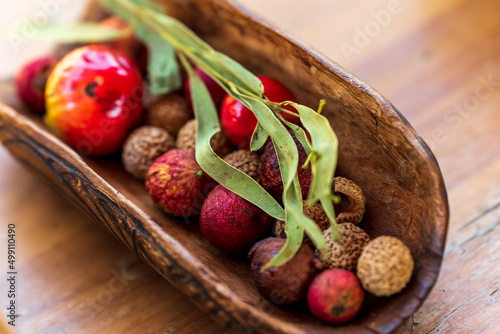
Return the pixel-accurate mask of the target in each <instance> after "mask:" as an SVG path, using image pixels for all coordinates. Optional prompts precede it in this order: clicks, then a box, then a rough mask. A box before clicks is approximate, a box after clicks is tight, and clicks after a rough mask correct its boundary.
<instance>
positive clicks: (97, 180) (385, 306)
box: [0, 0, 448, 333]
mask: <svg viewBox="0 0 500 334" xmlns="http://www.w3.org/2000/svg"><path fill="white" fill-rule="evenodd" d="M162 2H163V3H164V5H165V6H166V7H167V9H168V13H170V14H171V15H174V16H176V17H178V18H179V19H181V20H182V21H183V22H185V23H186V24H187V25H188V26H190V27H191V28H192V29H193V30H194V31H195V32H196V33H197V34H199V35H200V36H201V37H202V38H203V39H205V40H206V41H207V42H209V43H210V44H211V45H213V46H214V47H215V48H216V49H218V50H220V51H222V52H224V53H226V54H228V55H229V56H231V57H233V58H234V59H236V60H237V61H239V62H240V63H242V64H243V65H244V66H246V67H247V68H248V69H250V70H251V71H253V72H254V73H256V74H265V75H268V76H271V77H274V78H276V79H278V80H280V81H282V82H284V83H285V84H286V86H287V87H289V88H290V89H291V90H292V91H293V93H294V94H295V96H296V97H297V99H298V101H300V102H301V103H303V104H306V105H309V106H311V107H316V106H317V104H318V101H319V100H320V99H322V98H324V99H326V106H325V109H324V112H323V113H324V115H325V116H326V117H328V118H329V119H330V121H331V124H332V127H333V129H334V130H335V132H336V133H337V135H338V137H339V140H340V156H339V166H338V174H339V175H343V176H345V177H347V178H349V179H352V180H354V181H355V182H356V183H357V184H358V185H359V186H360V187H361V188H362V189H363V191H364V193H365V195H366V203H367V206H366V215H365V217H364V220H363V222H362V225H361V226H362V227H363V228H364V229H365V230H366V231H367V232H368V234H369V235H370V236H371V237H372V238H373V237H376V236H378V235H382V234H384V235H393V236H396V237H398V238H400V239H401V240H402V241H403V242H404V243H405V244H406V245H408V246H409V248H410V250H411V252H412V255H413V257H414V259H415V271H414V274H413V277H412V279H411V281H410V283H409V285H408V286H407V287H406V289H405V290H403V291H402V292H401V293H399V294H397V295H395V296H392V297H390V298H375V297H372V296H368V298H367V300H366V302H365V305H364V306H363V309H362V310H361V312H360V314H359V315H358V316H357V317H356V318H354V320H352V321H351V322H349V323H348V324H345V325H329V324H326V323H323V322H321V321H319V320H317V319H316V318H314V317H313V316H312V315H311V314H310V313H309V311H308V310H307V305H306V304H305V303H299V304H298V305H293V306H287V307H279V306H274V305H272V304H270V303H269V302H268V301H266V300H265V299H264V298H263V297H262V296H261V295H260V294H259V292H258V291H257V289H256V288H255V286H254V282H253V280H252V278H251V275H250V265H249V263H248V261H247V260H245V259H243V258H235V257H231V256H228V255H225V254H223V253H221V252H220V251H218V250H217V249H216V248H215V247H213V246H211V245H210V244H209V243H208V242H207V241H206V240H205V239H204V238H203V237H202V235H201V233H200V231H199V228H198V226H197V221H196V219H194V220H190V221H185V220H183V219H176V218H173V217H170V216H167V215H166V214H164V213H163V212H161V211H160V210H159V209H157V208H156V207H155V206H154V204H153V203H152V201H151V199H150V198H149V196H148V194H147V193H146V191H145V189H144V185H143V184H142V183H141V182H138V181H136V180H134V179H133V178H131V177H130V176H129V175H128V174H126V173H125V171H124V170H123V168H122V166H121V165H120V162H119V159H118V158H117V157H115V158H109V159H90V158H82V157H80V156H79V155H78V154H77V153H75V152H74V151H73V150H72V149H70V148H69V147H68V146H67V145H66V144H64V143H63V142H61V141H60V140H59V139H57V138H56V137H55V136H53V135H52V134H50V133H49V132H48V131H47V130H46V128H45V126H44V125H43V124H42V122H41V119H40V118H38V117H37V116H26V115H27V114H25V113H24V112H22V111H16V110H14V109H12V108H10V107H7V106H6V105H3V104H0V139H1V141H2V142H3V144H4V145H5V146H6V147H7V148H8V150H9V151H10V152H11V153H12V154H13V155H14V156H15V157H16V158H18V159H19V160H20V161H22V162H24V163H25V164H26V165H28V166H30V167H31V168H32V169H33V170H34V171H35V172H36V173H37V174H38V175H40V176H41V177H42V178H44V179H45V180H46V181H47V182H48V183H49V184H51V185H52V186H54V187H55V188H56V189H57V191H58V192H60V193H62V194H63V195H64V196H66V197H67V198H68V199H69V200H70V201H71V202H73V203H74V204H75V205H77V206H78V207H80V208H81V209H82V210H83V211H84V212H86V213H87V214H88V215H89V216H91V217H92V218H94V220H96V221H97V222H98V223H99V224H100V225H101V226H102V227H104V228H105V229H106V230H107V231H108V232H110V233H111V234H113V235H114V236H115V237H116V238H117V239H119V240H120V241H121V242H122V243H123V244H125V245H126V246H128V247H129V248H130V250H132V251H133V252H134V253H136V254H137V255H138V256H139V257H140V258H142V259H143V260H144V261H145V262H147V263H148V264H149V265H150V266H151V267H153V268H154V269H155V270H156V271H157V272H158V273H160V274H161V275H162V276H163V277H165V278H166V279H167V280H168V281H170V282H171V283H172V284H174V285H175V286H176V287H177V288H179V289H180V290H182V291H183V292H184V293H186V294H187V295H188V296H189V297H190V298H191V299H192V300H193V301H194V302H195V303H196V304H198V306H199V307H201V308H202V309H203V310H205V311H206V312H207V313H208V314H209V315H210V316H212V317H213V318H215V319H216V320H217V321H218V322H219V323H220V324H222V325H223V326H224V327H225V328H226V329H227V330H229V331H231V332H233V331H234V332H243V333H252V332H253V333H390V332H391V331H393V330H394V329H395V328H397V327H398V326H399V325H401V324H402V323H403V321H404V320H405V319H406V318H408V317H409V316H411V315H412V314H413V313H414V312H415V311H416V310H417V308H418V307H419V305H420V304H421V303H422V302H423V300H424V299H425V298H426V296H427V295H428V293H429V291H430V290H431V288H432V286H433V285H434V283H435V281H436V279H437V276H438V272H439V268H440V265H441V260H442V256H443V248H444V243H445V237H446V231H447V224H448V204H447V197H446V189H445V186H444V183H443V179H442V176H441V172H440V170H439V167H438V164H437V162H436V160H435V158H434V156H433V155H432V153H431V152H430V150H429V148H428V147H427V145H426V144H425V143H424V142H423V141H422V139H421V138H420V137H419V136H418V135H417V134H416V132H415V130H414V129H413V128H412V127H411V126H410V124H408V122H407V121H406V120H405V118H404V117H403V116H402V115H401V114H400V113H399V112H398V111H397V110H396V109H395V107H394V106H393V105H392V104H391V103H390V102H389V101H387V100H386V99H385V98H383V97H382V96H381V95H380V94H379V93H377V92H376V91H375V90H374V89H372V88H371V87H370V86H368V85H367V84H365V83H364V82H362V81H361V80H359V79H358V78H356V77H355V76H354V75H352V74H351V73H349V72H348V71H346V70H345V69H343V68H341V67H340V66H339V65H337V64H335V63H333V62H331V61H330V60H328V59H325V58H324V57H323V56H321V55H320V54H318V53H317V52H315V51H314V50H311V49H310V48H309V47H308V46H306V45H304V44H303V43H302V42H300V41H298V40H296V39H294V38H293V37H290V36H288V35H286V34H285V33H283V32H281V31H279V30H277V29H275V28H273V27H271V26H269V25H268V24H266V23H264V22H262V21H261V20H260V19H258V18H256V17H254V16H253V15H251V14H250V13H248V12H247V11H246V10H245V9H243V8H241V7H239V6H238V5H235V4H234V3H232V2H231V1H225V0H211V1H207V0H170V1H167V0H165V1H162ZM91 12H92V14H91V15H90V16H91V17H93V18H96V17H98V16H100V15H101V13H100V12H99V11H98V10H95V7H92V10H91ZM3 99H4V100H5V99H9V97H5V96H4V97H3ZM11 104H12V103H11ZM19 110H21V109H19ZM68 242H70V241H68Z"/></svg>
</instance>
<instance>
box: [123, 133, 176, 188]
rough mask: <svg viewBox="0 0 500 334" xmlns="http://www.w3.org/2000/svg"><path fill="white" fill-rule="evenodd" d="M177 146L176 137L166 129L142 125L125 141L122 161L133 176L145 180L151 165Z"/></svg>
mask: <svg viewBox="0 0 500 334" xmlns="http://www.w3.org/2000/svg"><path fill="white" fill-rule="evenodd" d="M174 147H175V142H174V138H172V136H171V135H170V134H169V133H168V132H167V131H166V130H164V129H161V128H158V127H155V126H147V125H146V126H141V127H140V128H137V129H135V130H134V131H133V132H132V133H131V134H130V135H129V136H128V138H127V140H126V141H125V144H124V145H123V152H122V163H123V166H124V167H125V170H126V171H127V172H128V173H130V174H131V175H132V176H133V177H135V178H136V179H139V180H144V177H145V176H146V173H147V171H148V168H149V166H151V164H152V163H153V162H154V161H155V160H156V158H158V157H159V156H160V155H162V154H163V153H165V152H167V151H169V150H171V149H173V148H174Z"/></svg>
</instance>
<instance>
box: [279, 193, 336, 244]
mask: <svg viewBox="0 0 500 334" xmlns="http://www.w3.org/2000/svg"><path fill="white" fill-rule="evenodd" d="M302 210H303V212H304V215H306V217H308V218H310V219H312V220H313V221H315V222H316V224H318V226H319V227H320V228H321V231H324V230H326V229H327V228H329V227H330V220H329V219H328V216H327V215H326V213H325V211H324V210H323V206H321V204H320V203H314V204H312V205H307V201H306V200H303V201H302ZM274 235H275V236H276V237H278V238H286V234H285V222H284V221H283V220H277V221H276V224H275V225H274ZM308 241H310V240H309V237H307V235H306V234H304V242H308Z"/></svg>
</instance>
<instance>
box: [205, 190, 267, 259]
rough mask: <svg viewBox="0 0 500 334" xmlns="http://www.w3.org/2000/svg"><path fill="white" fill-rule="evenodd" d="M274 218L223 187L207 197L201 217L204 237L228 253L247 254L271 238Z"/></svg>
mask: <svg viewBox="0 0 500 334" xmlns="http://www.w3.org/2000/svg"><path fill="white" fill-rule="evenodd" d="M272 224H273V219H272V217H271V216H269V215H268V214H266V213H265V212H264V211H262V210H261V209H259V208H258V207H256V206H255V205H253V204H252V203H250V202H248V201H247V200H245V199H243V198H242V197H240V196H238V195H236V194H235V193H233V192H232V191H229V190H227V189H226V188H224V187H223V186H221V185H218V186H217V187H215V189H214V190H212V192H211V193H210V194H209V195H208V196H207V199H206V201H205V203H204V204H203V208H202V210H201V214H200V228H201V233H202V234H203V236H204V237H205V238H206V239H207V240H208V241H209V242H210V243H211V244H213V245H214V246H215V247H217V248H218V249H220V250H222V251H223V252H226V253H231V254H241V253H244V252H247V251H248V250H249V249H250V247H252V246H253V245H254V244H255V243H256V242H257V241H259V240H261V239H262V238H264V237H265V236H266V235H268V233H269V230H270V229H271V226H272Z"/></svg>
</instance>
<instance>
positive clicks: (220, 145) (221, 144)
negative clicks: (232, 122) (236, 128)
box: [176, 119, 234, 157]
mask: <svg viewBox="0 0 500 334" xmlns="http://www.w3.org/2000/svg"><path fill="white" fill-rule="evenodd" d="M176 145H177V148H178V149H181V150H185V151H190V152H195V150H196V120H194V119H192V120H190V121H188V122H187V123H186V124H185V125H184V126H183V127H182V128H181V129H180V131H179V134H178V135H177V142H176ZM210 146H212V149H213V150H214V152H215V154H217V155H218V156H220V157H223V156H225V155H227V154H228V153H229V152H231V151H232V150H233V149H234V148H233V145H232V144H231V142H229V140H228V139H227V137H226V135H225V134H224V133H223V132H218V133H217V134H215V136H213V137H212V139H211V140H210Z"/></svg>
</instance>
